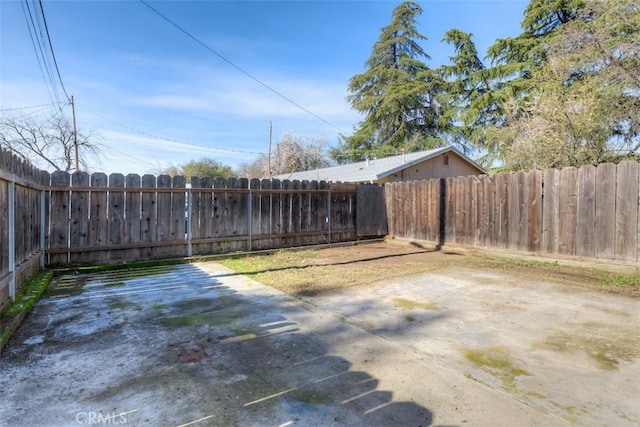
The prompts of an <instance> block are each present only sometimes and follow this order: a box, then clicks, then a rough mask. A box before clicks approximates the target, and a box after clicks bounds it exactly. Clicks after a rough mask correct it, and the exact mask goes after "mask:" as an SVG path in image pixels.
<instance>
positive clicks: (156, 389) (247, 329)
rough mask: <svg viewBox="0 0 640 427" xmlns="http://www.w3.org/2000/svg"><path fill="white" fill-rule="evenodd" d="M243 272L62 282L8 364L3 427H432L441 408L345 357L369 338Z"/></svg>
mask: <svg viewBox="0 0 640 427" xmlns="http://www.w3.org/2000/svg"><path fill="white" fill-rule="evenodd" d="M354 262H358V261H354ZM146 273H149V274H146ZM240 274H241V273H239V274H233V275H227V274H211V273H207V272H205V271H203V269H201V268H199V267H198V266H197V265H179V266H171V267H153V268H149V269H147V271H146V272H144V273H143V272H140V271H138V270H133V271H127V272H113V273H99V274H93V275H72V276H63V277H60V278H59V279H58V280H57V281H55V282H53V283H52V285H51V288H50V289H49V292H48V294H46V295H45V297H44V298H43V299H42V300H40V301H39V302H38V304H37V305H36V307H35V309H34V310H33V312H32V313H31V314H30V315H29V317H28V318H27V319H26V320H25V322H24V323H23V325H22V326H21V328H20V329H19V330H18V332H17V333H16V334H15V335H14V337H13V338H12V340H11V341H10V343H9V344H8V346H7V347H6V349H5V351H4V352H3V354H2V359H1V360H0V373H1V375H0V419H2V420H3V422H4V423H6V424H5V425H8V426H18V425H78V424H83V423H84V424H87V423H89V421H91V420H94V421H96V420H97V421H100V420H102V421H103V422H104V421H105V420H109V421H110V422H111V423H115V422H116V421H119V424H124V425H127V424H128V425H142V424H145V425H187V424H188V423H193V424H189V425H277V426H288V425H293V424H296V423H300V424H302V425H323V426H324V425H363V426H365V425H366V426H377V425H380V426H382V425H412V426H427V425H431V424H432V422H433V413H432V412H431V411H430V410H429V409H428V408H425V407H423V406H420V405H418V404H416V403H414V402H409V401H397V400H395V399H394V394H393V392H392V391H389V390H384V389H381V387H380V384H379V380H378V379H377V378H376V377H375V376H374V375H372V374H370V373H368V372H367V371H366V370H363V369H356V368H354V365H357V366H359V367H362V366H363V364H364V363H366V362H368V361H367V360H354V359H353V358H354V357H357V358H361V355H362V354H364V353H353V354H357V356H354V355H351V353H349V352H348V351H342V350H344V349H345V348H348V347H349V346H351V345H358V342H357V341H356V342H351V341H349V340H352V339H353V337H356V336H363V334H366V333H365V332H363V331H362V330H359V331H357V332H356V333H354V332H353V330H354V326H353V325H350V324H348V323H347V322H343V321H341V320H340V319H339V318H337V317H335V316H333V315H331V314H328V313H326V312H322V311H321V310H317V309H314V308H312V307H311V306H309V305H307V304H305V303H303V302H301V301H299V300H296V299H293V298H291V297H288V296H285V295H283V294H280V293H278V292H275V291H272V290H270V289H264V288H262V287H259V289H257V288H255V287H252V286H248V285H246V284H243V283H244V282H243V281H242V277H240ZM231 282H233V283H232V284H229V283H231ZM434 320H435V319H434ZM345 340H347V344H348V345H345V343H344V341H345ZM362 345H363V346H365V347H366V345H367V344H364V343H363V344H362ZM373 350H375V349H373ZM379 356H380V355H376V352H375V351H373V352H372V356H371V359H376V358H378V359H379ZM372 362H373V363H375V360H372ZM426 380H427V379H425V382H426Z"/></svg>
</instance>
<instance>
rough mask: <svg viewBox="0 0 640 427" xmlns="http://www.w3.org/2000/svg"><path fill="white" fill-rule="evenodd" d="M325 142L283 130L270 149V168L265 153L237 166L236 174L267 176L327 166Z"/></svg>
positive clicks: (321, 139) (317, 138)
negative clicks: (277, 140) (278, 139)
mask: <svg viewBox="0 0 640 427" xmlns="http://www.w3.org/2000/svg"><path fill="white" fill-rule="evenodd" d="M325 146H326V142H325V140H324V139H323V138H320V137H311V136H300V135H296V134H294V133H291V132H285V133H283V134H282V136H281V137H280V141H279V142H278V143H277V144H276V146H275V147H274V148H273V149H272V151H271V165H270V166H271V170H269V162H268V158H267V156H266V155H262V156H260V157H258V158H257V159H256V160H254V161H253V162H251V163H243V164H241V165H240V166H239V167H238V171H237V173H238V175H239V176H244V177H247V178H269V177H273V176H275V175H280V174H285V173H291V172H298V171H306V170H313V169H319V168H323V167H326V166H329V161H328V160H327V158H326V157H325V155H324V154H323V151H324V147H325Z"/></svg>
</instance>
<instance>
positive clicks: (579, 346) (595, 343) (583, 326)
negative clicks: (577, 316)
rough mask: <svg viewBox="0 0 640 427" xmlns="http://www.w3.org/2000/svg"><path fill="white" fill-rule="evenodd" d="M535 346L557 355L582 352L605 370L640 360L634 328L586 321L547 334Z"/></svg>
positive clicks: (638, 335)
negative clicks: (558, 353)
mask: <svg viewBox="0 0 640 427" xmlns="http://www.w3.org/2000/svg"><path fill="white" fill-rule="evenodd" d="M537 346H538V347H542V348H546V349H549V350H553V351H556V352H560V353H583V354H585V355H586V356H588V357H589V358H590V359H591V360H592V361H593V362H595V364H596V365H597V366H598V367H599V368H600V369H604V370H617V369H618V368H619V366H620V364H621V363H622V362H632V361H633V360H634V359H638V358H639V357H640V331H639V330H638V329H637V328H633V327H630V326H620V325H607V324H603V323H598V322H586V323H580V324H577V325H574V326H573V327H571V328H570V329H565V330H560V331H557V332H555V333H554V334H552V335H549V336H548V337H547V338H546V339H545V340H544V341H543V342H542V343H537Z"/></svg>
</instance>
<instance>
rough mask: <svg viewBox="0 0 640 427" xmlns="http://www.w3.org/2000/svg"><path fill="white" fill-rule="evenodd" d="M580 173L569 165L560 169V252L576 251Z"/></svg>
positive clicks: (570, 253) (573, 252)
mask: <svg viewBox="0 0 640 427" xmlns="http://www.w3.org/2000/svg"><path fill="white" fill-rule="evenodd" d="M577 178H578V173H577V170H576V168H574V167H569V168H565V169H562V170H561V171H560V197H559V203H560V227H559V240H558V252H559V253H561V254H567V255H575V253H576V225H577V207H578V203H577V198H578V180H577Z"/></svg>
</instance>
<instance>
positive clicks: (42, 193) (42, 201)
mask: <svg viewBox="0 0 640 427" xmlns="http://www.w3.org/2000/svg"><path fill="white" fill-rule="evenodd" d="M44 204H45V190H41V191H40V268H44V261H45V257H44V250H45V247H44V245H45V235H44V234H45V233H46V224H45V223H44V221H45V219H46V217H47V216H46V210H45V205H44Z"/></svg>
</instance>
